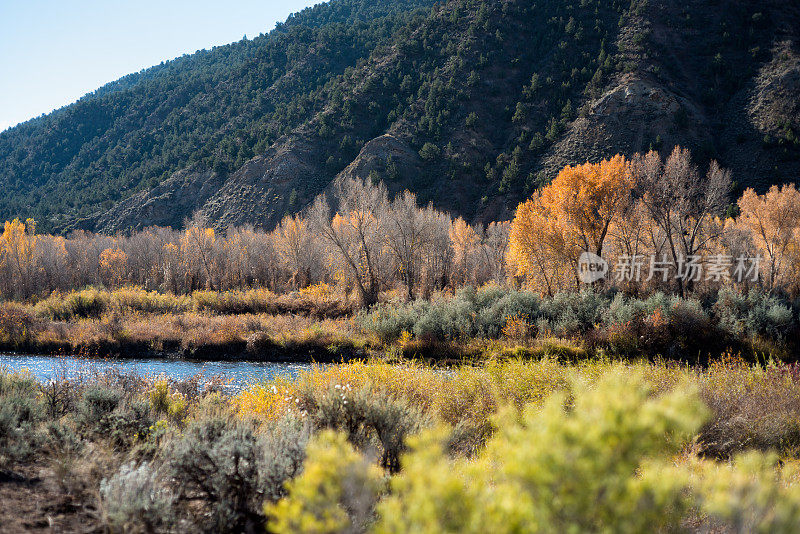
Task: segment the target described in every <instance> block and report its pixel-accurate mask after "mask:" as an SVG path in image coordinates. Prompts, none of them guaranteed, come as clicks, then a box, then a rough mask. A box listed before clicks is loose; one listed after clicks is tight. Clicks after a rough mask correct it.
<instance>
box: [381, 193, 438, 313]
mask: <svg viewBox="0 0 800 534" xmlns="http://www.w3.org/2000/svg"><path fill="white" fill-rule="evenodd" d="M435 218H436V213H435V210H434V209H433V208H432V207H431V206H430V205H429V206H427V207H426V208H420V207H419V206H418V205H417V197H416V195H414V194H413V193H411V192H409V191H404V192H403V193H401V194H399V195H397V197H396V198H395V199H394V201H393V202H391V203H388V204H387V205H386V209H385V210H384V212H383V214H382V216H381V219H382V221H383V228H384V232H383V236H384V244H385V248H386V250H387V251H388V252H389V255H390V257H391V258H392V260H393V262H394V266H395V272H396V273H397V274H398V276H399V278H400V280H401V281H402V282H403V284H404V285H405V288H406V297H407V298H408V299H409V300H411V299H413V298H414V287H415V286H416V284H417V282H418V280H419V278H420V275H421V271H422V265H423V262H424V259H425V256H426V255H428V254H431V253H432V248H433V246H434V244H435V239H436V235H435V232H436V224H435Z"/></svg>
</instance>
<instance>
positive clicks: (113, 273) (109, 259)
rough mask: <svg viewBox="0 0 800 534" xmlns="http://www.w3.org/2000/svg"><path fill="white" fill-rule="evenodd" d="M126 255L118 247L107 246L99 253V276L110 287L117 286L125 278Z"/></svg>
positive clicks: (126, 269) (126, 268) (126, 267)
mask: <svg viewBox="0 0 800 534" xmlns="http://www.w3.org/2000/svg"><path fill="white" fill-rule="evenodd" d="M127 271H128V255H127V254H125V252H124V251H123V250H122V249H120V248H107V249H106V250H104V251H103V252H101V253H100V276H102V278H103V282H104V283H105V285H106V286H108V287H110V288H112V289H113V288H117V287H119V286H121V285H122V282H123V281H124V280H125V279H126V276H127V274H128V273H127Z"/></svg>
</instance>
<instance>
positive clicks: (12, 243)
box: [0, 219, 37, 298]
mask: <svg viewBox="0 0 800 534" xmlns="http://www.w3.org/2000/svg"><path fill="white" fill-rule="evenodd" d="M36 239H37V238H36V223H35V222H34V221H33V219H28V220H27V221H25V222H24V223H23V222H21V221H20V220H19V219H14V220H13V221H11V222H8V221H6V223H5V225H4V227H3V235H2V236H0V265H2V266H3V267H4V268H5V269H6V270H8V271H10V272H9V276H8V278H9V279H10V281H11V284H12V287H15V288H16V293H17V295H16V296H19V297H22V298H27V297H29V296H30V295H31V289H32V285H31V281H32V274H33V263H34V252H35V250H36Z"/></svg>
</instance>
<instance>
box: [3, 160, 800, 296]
mask: <svg viewBox="0 0 800 534" xmlns="http://www.w3.org/2000/svg"><path fill="white" fill-rule="evenodd" d="M730 189H731V178H730V173H729V172H728V171H727V170H725V169H723V168H721V167H720V166H719V165H718V164H717V163H716V162H714V161H712V162H711V164H710V165H709V167H708V169H707V170H706V171H705V172H701V170H700V169H698V168H697V167H696V166H695V165H694V164H693V163H692V159H691V154H690V152H689V150H687V149H683V148H680V147H677V148H676V149H675V150H674V151H673V152H672V153H671V154H670V155H669V156H668V157H667V158H662V157H661V156H660V155H659V154H658V153H657V152H654V151H651V152H648V153H646V154H637V155H635V156H634V157H632V158H630V159H626V158H625V157H623V156H620V155H617V156H614V157H613V158H611V159H608V160H603V161H601V162H599V163H586V164H583V165H577V166H567V167H565V168H564V169H563V170H562V171H561V172H560V173H559V174H558V176H557V177H556V178H555V180H553V182H552V183H551V184H549V185H547V186H545V187H542V188H540V189H539V190H537V191H536V192H535V193H534V195H533V196H532V197H531V198H530V199H529V200H527V201H525V202H523V203H522V204H520V206H519V207H518V209H517V211H516V215H515V217H514V219H513V221H511V222H495V223H492V224H490V225H488V226H486V227H484V226H482V225H470V224H468V223H467V222H466V221H464V220H463V219H462V218H453V217H451V216H450V215H449V214H447V213H445V212H442V211H439V210H436V209H434V208H433V207H432V206H431V205H427V206H419V204H418V202H417V198H416V197H415V195H414V194H413V193H410V192H408V191H404V192H402V193H399V194H398V195H396V196H394V197H391V196H390V195H389V194H388V192H387V189H386V187H385V186H384V185H383V183H381V182H378V183H373V182H372V181H371V180H360V179H348V180H342V181H340V182H338V183H337V184H336V185H335V187H334V188H333V189H332V191H330V192H329V193H328V194H323V195H320V196H319V197H318V198H317V199H316V201H315V202H314V203H313V205H311V206H310V207H309V208H308V209H306V210H305V211H304V212H303V213H300V214H297V215H292V216H286V217H285V218H284V219H283V220H282V221H281V223H280V224H279V225H278V226H277V228H275V229H274V230H273V231H270V232H267V231H263V230H258V229H255V228H252V227H238V228H230V229H228V230H226V231H224V232H218V231H216V230H214V229H213V228H211V227H210V226H209V225H208V224H207V222H206V221H203V220H201V219H199V218H197V217H196V218H194V219H192V220H191V221H187V223H186V227H185V229H184V230H182V231H177V230H173V229H168V228H159V227H153V228H148V229H146V230H144V231H141V232H137V233H133V234H131V235H116V236H108V235H100V234H90V233H86V232H73V233H72V234H70V235H69V236H67V237H61V236H52V235H40V234H37V233H36V223H35V222H34V221H33V220H30V219H29V220H27V221H25V222H22V221H19V220H14V221H11V222H6V223H5V226H4V230H3V233H2V236H0V295H2V297H4V298H7V299H12V298H13V299H29V298H32V297H37V296H45V295H47V294H49V293H51V292H53V291H67V290H71V289H75V288H80V287H84V286H89V285H103V286H106V287H109V288H115V287H119V286H123V285H136V286H140V287H142V288H145V289H148V290H159V291H168V292H173V293H177V294H182V293H190V292H192V291H195V290H200V289H209V290H217V291H225V290H233V289H247V288H255V287H259V288H267V289H269V290H272V291H275V292H286V291H291V290H294V289H299V288H304V287H308V286H310V285H314V284H319V283H325V284H329V285H334V286H336V287H337V288H338V289H339V292H340V293H341V294H343V295H354V296H355V297H356V298H357V300H358V301H359V302H360V303H361V304H362V305H364V306H370V305H372V304H374V303H375V302H377V301H378V297H379V295H380V293H381V292H383V291H387V290H394V291H396V293H397V294H398V296H401V297H404V298H406V299H408V300H412V299H415V298H428V297H430V296H431V295H432V294H433V293H434V292H435V291H442V290H453V289H455V288H457V287H461V286H465V285H482V284H486V283H489V282H494V283H497V284H509V285H513V286H516V287H526V288H529V289H532V290H534V291H538V292H540V293H542V294H548V295H554V294H555V293H558V292H560V291H565V290H577V289H580V288H582V287H584V285H585V284H584V283H583V282H582V281H581V279H580V277H579V270H578V266H579V265H578V264H579V260H580V256H581V254H582V253H584V252H591V253H593V254H596V255H598V256H601V257H603V258H604V259H606V261H608V263H609V264H610V265H611V267H610V272H609V273H608V274H607V276H606V277H605V279H604V280H600V281H598V282H597V283H596V284H595V285H596V286H598V287H599V288H601V289H607V290H610V289H616V290H622V291H625V292H628V293H631V294H644V293H652V292H655V291H665V292H671V293H677V294H680V295H682V296H683V295H686V294H687V293H702V292H704V291H709V290H714V289H716V288H718V287H719V286H721V285H738V286H740V287H742V288H745V289H747V288H749V287H756V286H758V287H762V288H765V289H767V290H769V291H781V292H789V293H792V294H794V293H797V292H798V289H800V284H798V281H799V280H800V276H799V274H800V192H798V191H797V189H796V188H795V186H794V185H785V186H782V187H778V186H773V187H772V188H771V189H770V190H769V191H767V192H766V193H764V194H761V195H759V194H757V193H756V192H755V191H753V190H751V189H748V190H746V191H745V192H744V194H743V195H742V196H741V197H740V198H739V199H738V201H737V202H736V203H735V204H730V203H729V192H730ZM745 258H746V259H747V260H748V261H749V262H750V263H749V264H748V265H747V272H746V273H744V274H745V275H746V276H744V277H741V276H740V277H739V278H738V279H737V278H735V277H734V276H733V274H734V272H735V270H736V264H737V262H741V261H742V260H743V259H745ZM656 263H657V264H658V274H657V276H653V274H652V273H650V275H649V276H648V275H647V273H646V270H647V269H648V268H650V269H653V268H654V266H655V264H656ZM620 265H622V266H624V267H625V269H624V272H622V271H623V269H620ZM615 266H616V267H615ZM754 267H755V268H754ZM634 275H637V276H634ZM712 275H713V276H712Z"/></svg>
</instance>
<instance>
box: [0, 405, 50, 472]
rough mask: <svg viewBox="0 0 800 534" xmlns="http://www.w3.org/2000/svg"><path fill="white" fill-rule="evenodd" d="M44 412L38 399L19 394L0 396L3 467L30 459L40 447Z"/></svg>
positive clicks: (1, 462)
mask: <svg viewBox="0 0 800 534" xmlns="http://www.w3.org/2000/svg"><path fill="white" fill-rule="evenodd" d="M42 420H43V410H42V407H41V405H40V404H39V403H38V402H37V401H36V398H35V397H33V396H31V395H27V394H25V393H24V392H21V391H16V392H13V393H11V394H8V395H3V396H1V397H0V466H2V465H4V464H6V463H9V462H11V461H15V460H22V459H25V458H27V457H29V456H30V455H31V454H32V453H33V452H34V451H35V450H36V448H37V447H38V446H39V444H40V442H41V438H42V435H41V434H40V432H39V429H38V427H39V423H40V422H41V421H42Z"/></svg>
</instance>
